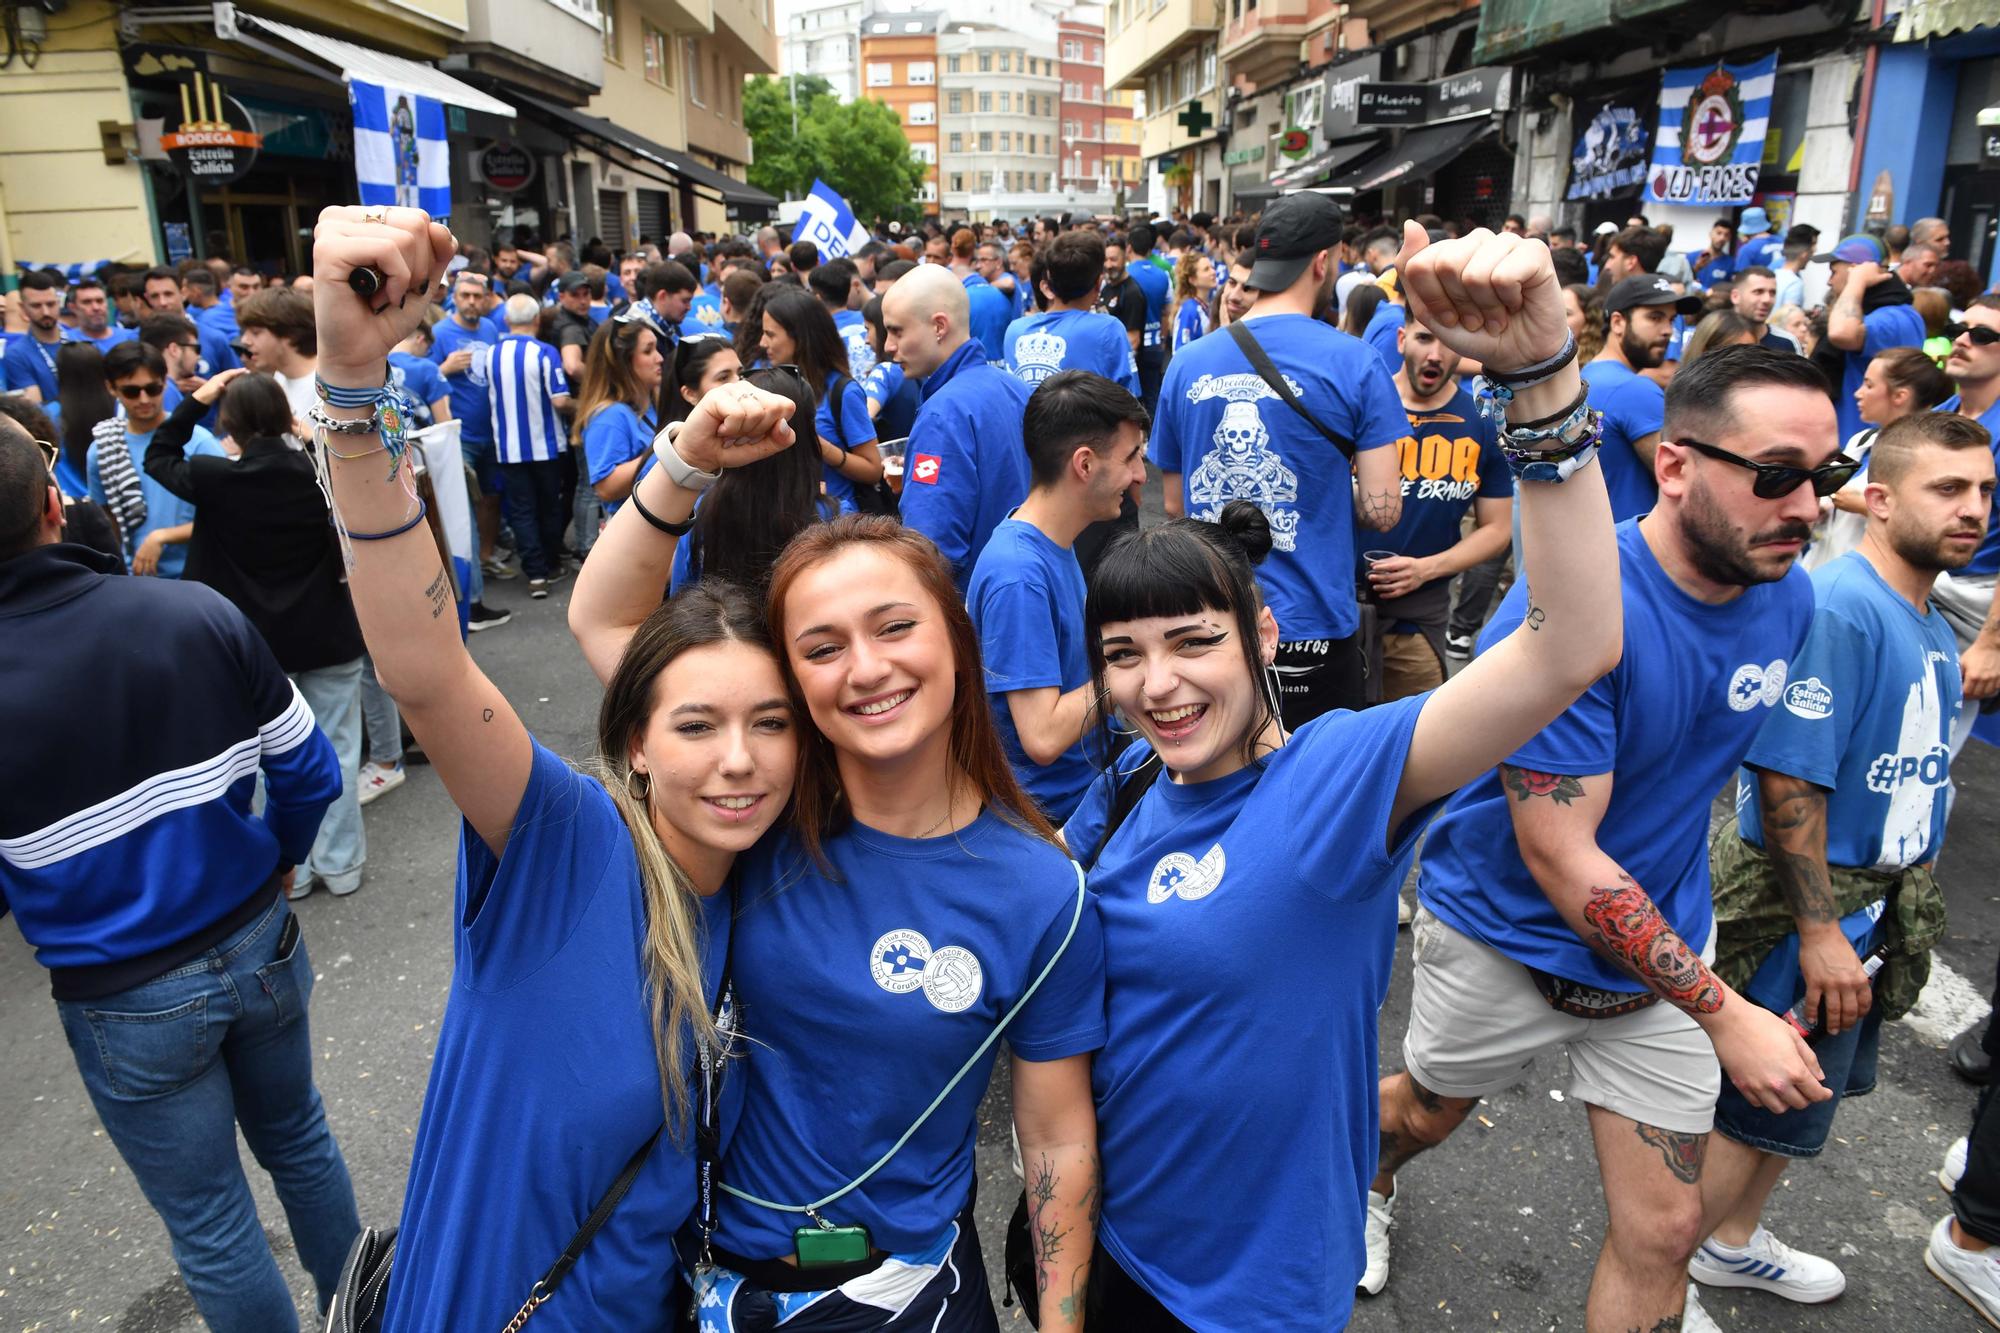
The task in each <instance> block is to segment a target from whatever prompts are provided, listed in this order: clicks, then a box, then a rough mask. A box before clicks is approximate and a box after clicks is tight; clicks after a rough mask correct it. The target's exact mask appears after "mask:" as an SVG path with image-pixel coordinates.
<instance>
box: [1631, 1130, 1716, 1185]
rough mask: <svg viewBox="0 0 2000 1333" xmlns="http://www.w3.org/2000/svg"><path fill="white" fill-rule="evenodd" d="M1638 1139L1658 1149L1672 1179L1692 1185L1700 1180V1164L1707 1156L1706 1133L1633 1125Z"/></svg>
mask: <svg viewBox="0 0 2000 1333" xmlns="http://www.w3.org/2000/svg"><path fill="white" fill-rule="evenodd" d="M1633 1128H1634V1129H1635V1130H1637V1131H1638V1134H1639V1141H1640V1142H1641V1143H1644V1144H1648V1145H1650V1146H1652V1147H1654V1148H1658V1149H1659V1150H1660V1157H1661V1159H1662V1160H1664V1161H1665V1162H1666V1164H1667V1170H1669V1171H1671V1172H1673V1173H1674V1179H1675V1180H1678V1181H1680V1182H1682V1183H1683V1184H1687V1185H1693V1184H1696V1183H1698V1182H1699V1181H1700V1180H1701V1164H1702V1162H1703V1161H1704V1160H1705V1159H1706V1158H1707V1156H1708V1135H1706V1134H1682V1133H1680V1132H1678V1131H1676V1130H1671V1129H1660V1128H1659V1127H1657V1126H1654V1125H1634V1126H1633Z"/></svg>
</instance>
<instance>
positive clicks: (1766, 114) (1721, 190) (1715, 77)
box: [1646, 51, 1778, 206]
mask: <svg viewBox="0 0 2000 1333" xmlns="http://www.w3.org/2000/svg"><path fill="white" fill-rule="evenodd" d="M1777 79H1778V53H1777V52H1776V51H1773V52H1771V54H1770V55H1767V56H1765V57H1764V58H1763V59H1762V60H1754V61H1751V62H1750V63H1749V64H1747V65H1722V64H1716V65H1691V66H1689V67H1687V68H1685V69H1670V70H1668V71H1666V73H1665V75H1664V76H1663V77H1662V78H1661V80H1660V127H1659V130H1658V132H1656V133H1655V134H1654V135H1653V166H1652V170H1651V172H1650V173H1649V175H1648V179H1647V181H1646V198H1647V200H1648V201H1649V202H1651V203H1655V204H1688V205H1694V206H1705V205H1709V204H1747V203H1749V202H1750V198H1751V196H1752V195H1754V194H1755V193H1756V192H1757V169H1758V167H1760V166H1761V165H1763V161H1764V133H1765V131H1766V129H1768V128H1769V126H1770V120H1771V87H1772V85H1773V84H1775V83H1776V82H1777Z"/></svg>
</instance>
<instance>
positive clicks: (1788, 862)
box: [1758, 780, 1840, 922]
mask: <svg viewBox="0 0 2000 1333" xmlns="http://www.w3.org/2000/svg"><path fill="white" fill-rule="evenodd" d="M1758 806H1759V812H1760V813H1761V814H1762V815H1763V817H1764V851H1765V854H1766V855H1768V856H1769V857H1770V858H1771V867H1772V869H1773V870H1774V871H1776V872H1777V877H1778V890H1779V892H1781V893H1782V894H1783V895H1784V898H1785V906H1787V907H1788V908H1790V909H1791V913H1792V916H1793V917H1794V918H1795V919H1797V920H1799V921H1817V922H1828V921H1838V920H1839V919H1840V908H1839V906H1838V905H1837V904H1836V903H1835V901H1834V897H1833V882H1832V880H1831V879H1830V877H1829V876H1828V873H1827V868H1826V793H1825V792H1823V791H1821V790H1820V789H1819V788H1817V787H1808V788H1807V789H1806V790H1803V791H1800V790H1796V789H1795V790H1790V791H1783V792H1773V791H1771V790H1770V785H1769V781H1768V780H1764V781H1760V782H1759V783H1758Z"/></svg>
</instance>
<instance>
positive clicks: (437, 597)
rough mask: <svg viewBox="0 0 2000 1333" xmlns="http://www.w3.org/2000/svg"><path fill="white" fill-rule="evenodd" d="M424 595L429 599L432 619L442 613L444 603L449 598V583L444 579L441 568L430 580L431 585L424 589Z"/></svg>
mask: <svg viewBox="0 0 2000 1333" xmlns="http://www.w3.org/2000/svg"><path fill="white" fill-rule="evenodd" d="M424 596H425V597H426V598H428V599H430V604H431V619H432V620H436V619H437V618H438V617H439V616H441V615H443V614H444V608H445V604H446V603H447V602H449V601H450V600H451V584H450V583H449V582H447V581H446V579H445V576H444V571H443V570H442V569H440V570H439V571H438V572H437V577H436V578H434V579H432V580H431V586H430V587H428V588H425V589H424Z"/></svg>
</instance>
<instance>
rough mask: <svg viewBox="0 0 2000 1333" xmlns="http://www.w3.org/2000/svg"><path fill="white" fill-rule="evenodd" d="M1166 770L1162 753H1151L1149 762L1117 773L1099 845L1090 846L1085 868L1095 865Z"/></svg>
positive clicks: (1147, 757)
mask: <svg viewBox="0 0 2000 1333" xmlns="http://www.w3.org/2000/svg"><path fill="white" fill-rule="evenodd" d="M1166 771H1167V766H1166V764H1164V763H1162V762H1161V760H1160V756H1159V755H1157V754H1149V755H1147V756H1146V762H1144V763H1142V764H1140V765H1139V766H1138V767H1137V768H1135V769H1133V770H1132V771H1131V772H1129V773H1121V774H1119V775H1118V778H1117V781H1118V785H1117V787H1116V788H1114V789H1113V791H1112V794H1111V810H1110V812H1109V813H1108V814H1106V815H1105V817H1104V832H1102V833H1100V834H1099V835H1098V836H1097V845H1096V846H1095V847H1093V848H1091V849H1090V859H1089V860H1087V861H1085V862H1083V863H1082V864H1083V865H1084V866H1085V867H1086V868H1092V869H1094V868H1095V867H1096V865H1097V861H1098V858H1099V857H1101V856H1103V855H1104V849H1105V848H1106V847H1109V846H1110V845H1111V835H1112V834H1114V833H1116V832H1117V831H1118V830H1119V828H1120V826H1122V825H1123V824H1124V823H1125V820H1126V817H1127V816H1129V815H1130V814H1131V813H1132V812H1133V811H1134V810H1136V809H1138V808H1139V800H1140V798H1141V797H1143V796H1144V795H1145V794H1146V793H1147V792H1149V791H1151V790H1152V789H1153V784H1154V783H1155V782H1157V781H1159V779H1160V774H1162V773H1164V772H1166Z"/></svg>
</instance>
